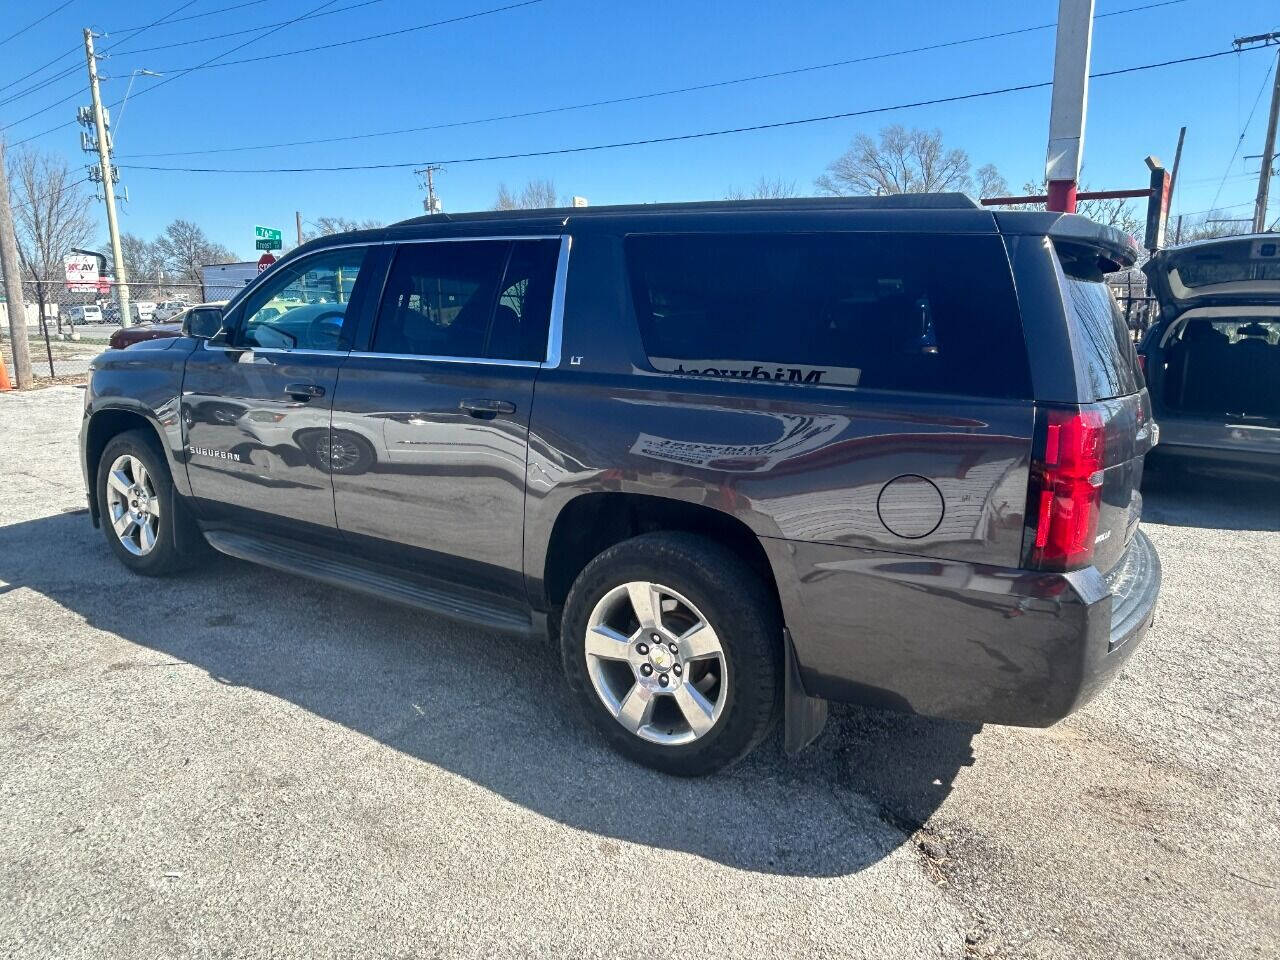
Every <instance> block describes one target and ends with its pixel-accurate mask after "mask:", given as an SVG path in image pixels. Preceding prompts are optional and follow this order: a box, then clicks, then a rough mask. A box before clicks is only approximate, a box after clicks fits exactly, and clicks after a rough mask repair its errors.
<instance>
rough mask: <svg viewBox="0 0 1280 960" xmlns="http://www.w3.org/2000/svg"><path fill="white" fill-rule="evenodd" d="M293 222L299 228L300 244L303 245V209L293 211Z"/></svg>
mask: <svg viewBox="0 0 1280 960" xmlns="http://www.w3.org/2000/svg"><path fill="white" fill-rule="evenodd" d="M293 223H294V226H296V227H297V228H298V246H302V211H301V210H295V211H293Z"/></svg>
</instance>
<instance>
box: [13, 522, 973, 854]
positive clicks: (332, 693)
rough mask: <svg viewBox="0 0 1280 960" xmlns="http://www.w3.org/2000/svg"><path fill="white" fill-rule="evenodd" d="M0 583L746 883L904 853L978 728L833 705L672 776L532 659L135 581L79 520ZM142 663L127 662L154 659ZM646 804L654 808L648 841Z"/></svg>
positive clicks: (250, 592) (251, 582)
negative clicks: (595, 726) (631, 752)
mask: <svg viewBox="0 0 1280 960" xmlns="http://www.w3.org/2000/svg"><path fill="white" fill-rule="evenodd" d="M70 557H75V558H76V560H77V562H76V563H70V562H68V558H70ZM0 581H3V582H4V583H7V584H8V585H9V589H17V588H27V589H30V590H34V591H37V592H39V593H41V594H43V595H45V596H47V597H48V598H50V599H51V600H53V601H55V602H56V603H58V604H60V605H62V606H63V607H65V608H67V609H68V610H71V611H74V612H75V613H78V614H80V615H81V616H82V617H84V619H85V621H86V622H87V623H88V624H90V625H91V626H93V627H95V628H97V629H100V630H104V631H109V632H111V633H114V634H116V635H118V636H120V637H122V638H124V639H125V640H128V641H130V642H131V643H134V644H137V645H138V646H139V647H141V648H146V650H150V651H155V652H157V653H160V654H163V656H164V657H165V658H176V659H179V660H182V661H184V662H187V663H190V664H192V665H194V666H196V667H199V668H200V669H202V670H204V671H206V672H207V673H208V674H209V676H210V677H212V678H214V679H215V680H216V681H217V682H219V683H224V684H228V685H232V686H242V687H248V688H252V689H254V690H257V691H262V692H264V693H267V694H270V695H272V696H274V697H278V698H280V699H282V700H285V701H288V702H290V703H293V704H296V705H297V706H299V707H301V708H303V709H305V710H307V711H310V712H311V713H313V714H315V715H316V716H318V717H322V718H324V719H325V720H329V721H332V722H334V723H338V724H342V725H343V726H345V727H348V728H350V729H351V730H353V731H357V732H359V733H360V734H363V735H364V736H367V737H369V738H371V739H373V740H375V741H377V742H379V743H381V744H383V745H384V746H385V747H387V748H389V749H394V750H397V751H401V752H403V753H405V754H407V755H409V756H412V757H415V758H417V759H418V760H420V761H422V762H425V763H430V764H433V765H436V766H438V767H441V768H443V769H445V770H448V771H450V772H452V773H454V774H457V775H459V776H462V777H466V778H467V779H468V780H470V781H472V782H474V783H476V784H478V785H480V786H482V787H484V788H486V789H488V790H492V791H494V792H496V793H498V794H500V795H501V796H503V797H505V798H507V799H508V800H510V801H512V802H514V803H517V804H520V805H522V806H524V807H526V808H528V809H530V810H532V811H535V812H537V813H539V814H541V815H543V816H546V817H549V818H551V819H553V820H556V821H559V822H560V823H563V824H566V825H568V826H570V827H573V828H575V829H578V830H584V831H590V832H592V833H595V834H597V835H599V836H601V837H603V838H612V839H618V840H625V841H630V842H635V843H641V844H650V845H653V846H656V847H662V848H667V849H677V850H682V851H685V852H688V853H691V854H695V855H698V856H701V857H706V858H708V859H710V860H714V861H716V862H719V863H723V864H726V865H729V866H733V867H737V868H740V869H744V870H751V871H757V872H763V873H775V874H787V875H804V876H836V875H844V874H847V873H851V872H854V871H857V870H860V869H862V868H864V867H866V866H869V865H871V864H874V863H876V862H878V861H879V860H881V859H882V858H884V857H885V856H887V855H889V854H890V853H892V852H893V851H894V850H896V849H897V848H899V847H901V846H902V845H903V844H904V843H906V842H909V840H910V839H911V834H912V833H913V831H914V830H915V829H916V828H917V827H919V826H920V825H922V824H923V823H924V822H925V821H926V820H927V819H928V817H929V816H930V815H931V814H932V813H933V811H934V810H936V809H937V807H938V805H939V804H940V803H941V802H942V801H943V800H944V799H945V798H946V796H947V794H948V793H949V792H950V790H951V784H952V782H953V779H954V778H955V776H956V773H957V771H958V770H959V769H960V768H961V767H962V766H966V765H969V764H970V763H972V738H973V736H974V734H975V733H976V732H977V731H978V730H979V729H980V728H979V727H977V726H973V725H962V724H954V723H947V722H943V721H936V720H928V719H925V718H919V717H907V716H899V715H895V714H889V713H882V712H879V711H875V710H864V709H860V708H853V707H842V706H836V705H833V707H832V716H831V720H830V722H829V724H828V727H827V731H826V733H825V734H824V735H823V737H822V738H821V739H820V740H819V741H818V742H817V743H816V744H815V745H814V746H813V747H811V748H810V749H809V750H808V751H806V752H805V753H803V754H801V755H800V756H799V757H798V758H797V759H795V760H791V761H788V760H786V759H785V758H784V757H783V756H782V752H781V747H780V736H779V735H778V734H777V733H775V734H774V736H773V738H772V740H771V742H767V743H765V744H763V745H762V746H761V747H760V748H759V749H758V750H757V751H756V752H755V753H754V754H753V755H752V756H751V757H749V758H747V759H746V760H745V761H744V762H743V763H741V764H739V765H738V766H737V767H735V768H733V769H732V770H731V771H729V772H728V773H726V774H723V775H721V776H718V777H708V778H702V779H693V780H685V779H678V778H673V777H668V776H665V775H662V774H657V773H654V772H651V771H649V770H647V769H644V768H641V767H638V766H635V765H632V764H630V763H628V762H627V761H625V760H623V759H621V758H619V757H618V756H617V755H616V754H614V753H613V752H612V751H611V750H610V749H609V748H608V747H607V746H605V745H604V743H603V742H602V741H601V739H600V738H599V737H598V736H596V735H595V734H594V733H593V732H592V731H591V730H590V729H589V728H588V727H587V726H586V725H585V724H583V723H582V722H581V721H580V720H579V717H578V714H577V712H576V705H575V704H574V703H573V702H572V700H571V698H570V695H569V692H568V689H567V687H566V686H565V684H564V682H563V679H562V677H561V675H560V672H559V667H558V663H557V657H556V656H555V654H554V653H553V651H552V650H551V648H550V647H549V646H542V645H538V644H535V643H529V642H527V641H522V640H517V639H512V638H506V637H502V636H497V635H493V634H488V633H485V632H483V631H479V630H473V629H470V628H464V627H459V626H457V625H454V624H452V623H450V622H448V621H445V620H440V619H436V618H433V617H428V616H426V615H424V614H422V613H420V612H418V611H414V610H409V609H405V608H399V607H393V606H387V605H385V604H381V603H378V602H375V601H373V600H371V599H367V598H365V597H363V596H360V595H357V594H350V593H346V592H344V591H335V590H331V589H329V588H327V587H325V586H322V585H319V584H316V583H313V582H311V581H308V580H305V579H302V578H297V577H291V576H287V575H284V574H279V573H276V572H273V571H270V570H267V569H263V568H258V567H254V566H252V565H249V564H244V563H239V562H236V561H232V560H229V559H226V558H222V557H218V556H216V555H211V556H210V559H209V561H208V562H207V563H206V564H203V565H202V566H201V567H200V568H199V569H197V570H195V571H192V572H189V573H186V574H183V575H181V576H178V577H174V578H171V579H168V580H164V581H156V580H150V579H147V578H142V577H137V576H135V575H133V574H131V573H129V572H128V571H126V570H125V569H124V568H123V567H122V566H121V565H120V564H119V563H118V562H117V561H116V559H115V557H114V556H113V555H112V554H111V553H110V552H109V549H108V547H107V544H106V543H105V542H104V540H103V537H102V534H101V533H100V531H97V530H94V529H93V528H92V527H91V526H90V525H89V522H88V518H87V516H86V515H85V512H84V511H77V512H75V513H67V514H62V515H57V516H51V517H45V518H42V519H38V520H32V521H28V522H24V523H18V524H14V525H11V526H6V527H0ZM35 629H37V630H38V629H40V628H39V627H38V626H37V627H35ZM48 639H49V642H50V643H56V642H60V641H59V638H57V637H54V636H52V635H51V636H50V637H49V638H48ZM146 650H140V651H139V653H138V661H139V662H138V663H137V664H132V665H141V664H142V663H145V662H147V661H149V660H154V659H156V658H155V657H154V656H153V655H151V654H149V653H147V652H146ZM128 665H131V664H123V665H121V664H112V665H110V666H108V667H106V668H105V669H106V670H110V669H119V668H121V667H122V666H128ZM121 762H122V763H123V762H125V761H124V760H123V759H122V760H121ZM652 809H660V810H664V811H671V812H674V815H671V816H666V817H664V818H663V822H664V828H663V831H662V832H661V834H655V833H654V831H653V829H652V827H651V822H652V818H651V817H648V816H646V815H644V811H645V810H652Z"/></svg>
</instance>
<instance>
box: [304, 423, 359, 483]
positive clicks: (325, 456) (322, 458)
mask: <svg viewBox="0 0 1280 960" xmlns="http://www.w3.org/2000/svg"><path fill="white" fill-rule="evenodd" d="M298 445H299V446H300V447H302V448H303V449H304V450H305V451H306V452H307V456H308V457H309V458H310V460H311V463H312V465H313V466H314V467H315V468H316V469H317V470H319V471H321V472H322V473H332V474H337V475H339V476H353V475H356V474H361V473H368V472H369V470H370V468H371V467H373V465H374V463H376V462H377V459H378V455H377V454H376V453H375V452H374V450H373V445H372V444H370V443H369V441H368V440H366V439H365V438H364V437H362V436H360V435H359V434H357V433H352V432H351V431H350V430H334V431H333V432H332V433H330V432H329V431H326V430H316V431H314V433H312V434H311V435H310V436H308V437H307V438H306V442H305V443H302V442H299V444H298Z"/></svg>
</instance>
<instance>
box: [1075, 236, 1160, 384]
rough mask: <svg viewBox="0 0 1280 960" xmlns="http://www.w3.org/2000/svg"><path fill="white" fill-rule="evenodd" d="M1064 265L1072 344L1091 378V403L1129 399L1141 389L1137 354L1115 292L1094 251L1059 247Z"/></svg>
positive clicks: (1085, 371)
mask: <svg viewBox="0 0 1280 960" xmlns="http://www.w3.org/2000/svg"><path fill="white" fill-rule="evenodd" d="M1057 254H1058V260H1059V262H1060V263H1061V265H1062V277H1061V278H1060V281H1059V282H1060V283H1061V285H1062V296H1063V301H1064V303H1065V304H1066V308H1067V322H1068V323H1070V324H1071V326H1072V330H1071V340H1072V343H1073V344H1074V345H1075V350H1076V353H1077V354H1078V357H1079V361H1080V365H1081V366H1082V367H1083V370H1084V373H1085V376H1086V377H1087V379H1088V383H1087V386H1088V388H1089V390H1090V392H1091V399H1093V400H1107V399H1110V398H1112V397H1127V396H1128V395H1129V394H1131V393H1137V392H1138V391H1139V390H1141V389H1142V387H1143V382H1142V374H1141V373H1140V372H1139V371H1138V357H1137V352H1136V351H1135V350H1134V347H1133V338H1132V337H1131V336H1130V334H1129V325H1128V324H1126V323H1125V320H1124V314H1123V313H1122V312H1121V310H1120V306H1119V304H1117V303H1116V298H1115V297H1114V296H1112V294H1111V288H1110V287H1108V286H1107V284H1106V283H1105V278H1104V275H1103V273H1102V272H1101V270H1100V269H1099V267H1098V257H1097V254H1096V252H1093V251H1089V250H1083V251H1079V252H1076V251H1074V250H1073V249H1072V248H1070V247H1067V246H1065V245H1059V246H1058V248H1057Z"/></svg>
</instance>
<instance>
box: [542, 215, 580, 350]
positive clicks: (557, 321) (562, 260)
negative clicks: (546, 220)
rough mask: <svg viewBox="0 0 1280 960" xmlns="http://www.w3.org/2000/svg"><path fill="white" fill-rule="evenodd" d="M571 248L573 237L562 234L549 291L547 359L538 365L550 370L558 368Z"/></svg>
mask: <svg viewBox="0 0 1280 960" xmlns="http://www.w3.org/2000/svg"><path fill="white" fill-rule="evenodd" d="M572 246H573V236H572V235H571V234H568V233H566V234H562V235H561V237H560V256H559V258H558V259H557V260H556V283H555V287H554V288H552V291H551V322H550V323H548V324H547V358H546V359H545V360H543V361H542V363H540V364H538V366H540V367H546V368H548V369H550V370H554V369H555V368H556V367H558V366H560V348H561V346H562V345H563V342H564V297H565V288H566V287H567V285H568V283H569V250H570V248H571V247H572Z"/></svg>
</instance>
